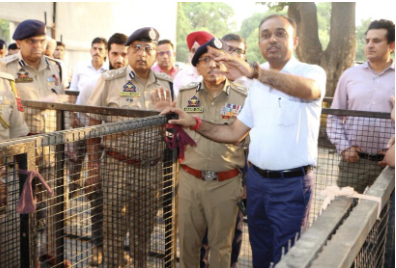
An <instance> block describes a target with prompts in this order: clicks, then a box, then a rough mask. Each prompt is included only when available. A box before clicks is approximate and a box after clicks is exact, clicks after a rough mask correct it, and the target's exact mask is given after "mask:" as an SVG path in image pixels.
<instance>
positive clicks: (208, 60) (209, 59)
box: [198, 57, 214, 64]
mask: <svg viewBox="0 0 396 268" xmlns="http://www.w3.org/2000/svg"><path fill="white" fill-rule="evenodd" d="M212 60H213V61H214V59H212V58H211V57H203V58H199V59H198V61H203V62H204V63H205V64H209V62H211V61H212Z"/></svg>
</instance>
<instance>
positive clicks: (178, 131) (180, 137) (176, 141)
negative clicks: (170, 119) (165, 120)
mask: <svg viewBox="0 0 396 268" xmlns="http://www.w3.org/2000/svg"><path fill="white" fill-rule="evenodd" d="M166 127H167V128H170V129H172V128H173V129H175V133H174V134H173V138H172V139H169V138H168V137H166V138H165V140H166V144H167V145H168V147H169V149H175V148H179V156H178V157H179V160H180V163H181V162H183V160H184V150H186V147H187V145H191V146H197V144H196V143H195V141H194V140H193V139H191V137H190V136H188V134H187V132H185V131H184V129H183V127H181V126H179V125H171V124H166Z"/></svg>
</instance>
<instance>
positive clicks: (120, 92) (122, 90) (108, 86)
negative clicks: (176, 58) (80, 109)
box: [87, 65, 172, 122]
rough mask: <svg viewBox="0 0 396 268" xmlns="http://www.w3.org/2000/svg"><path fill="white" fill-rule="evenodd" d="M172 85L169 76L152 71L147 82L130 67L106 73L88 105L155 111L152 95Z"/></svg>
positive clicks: (91, 115) (98, 118)
mask: <svg viewBox="0 0 396 268" xmlns="http://www.w3.org/2000/svg"><path fill="white" fill-rule="evenodd" d="M170 83H172V78H171V77H170V76H169V75H167V74H164V73H160V72H153V71H150V74H149V77H148V79H147V82H145V81H143V80H142V79H141V78H140V77H138V76H137V75H136V74H135V72H134V71H133V70H132V68H131V66H130V65H128V66H126V67H123V68H120V69H117V70H112V71H108V72H106V73H104V74H103V75H102V76H101V77H100V79H99V81H98V83H97V84H96V88H95V91H94V92H93V93H92V95H91V97H90V98H89V100H88V101H87V105H92V106H104V107H114V108H134V109H142V110H153V109H154V107H153V104H152V103H151V99H150V93H153V92H154V90H155V89H156V88H160V87H162V88H163V89H170ZM90 117H92V118H94V119H95V120H98V121H103V120H104V121H106V122H110V121H112V122H114V120H112V119H109V118H105V117H103V116H102V115H98V114H90ZM125 120H128V118H125ZM117 121H118V120H117Z"/></svg>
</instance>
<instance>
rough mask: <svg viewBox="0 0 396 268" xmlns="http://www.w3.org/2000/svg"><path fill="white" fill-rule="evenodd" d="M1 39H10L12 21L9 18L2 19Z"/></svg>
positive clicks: (0, 21) (0, 23)
mask: <svg viewBox="0 0 396 268" xmlns="http://www.w3.org/2000/svg"><path fill="white" fill-rule="evenodd" d="M0 39H3V40H4V41H8V40H10V22H9V21H8V20H3V19H0Z"/></svg>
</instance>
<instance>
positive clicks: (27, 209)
mask: <svg viewBox="0 0 396 268" xmlns="http://www.w3.org/2000/svg"><path fill="white" fill-rule="evenodd" d="M19 173H20V174H24V175H27V176H28V177H27V179H26V181H25V184H24V185H23V190H22V194H21V197H20V198H19V200H18V206H17V211H18V213H19V214H29V213H33V212H35V211H36V202H35V201H34V198H33V189H32V181H33V179H34V178H36V177H37V178H39V180H40V181H41V183H42V184H43V185H44V186H45V188H47V191H48V192H49V193H50V195H51V196H52V195H53V194H54V191H53V190H52V189H51V187H49V185H48V184H47V182H46V181H45V180H44V178H43V177H42V176H41V175H40V173H38V172H37V171H35V170H23V169H19Z"/></svg>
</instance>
